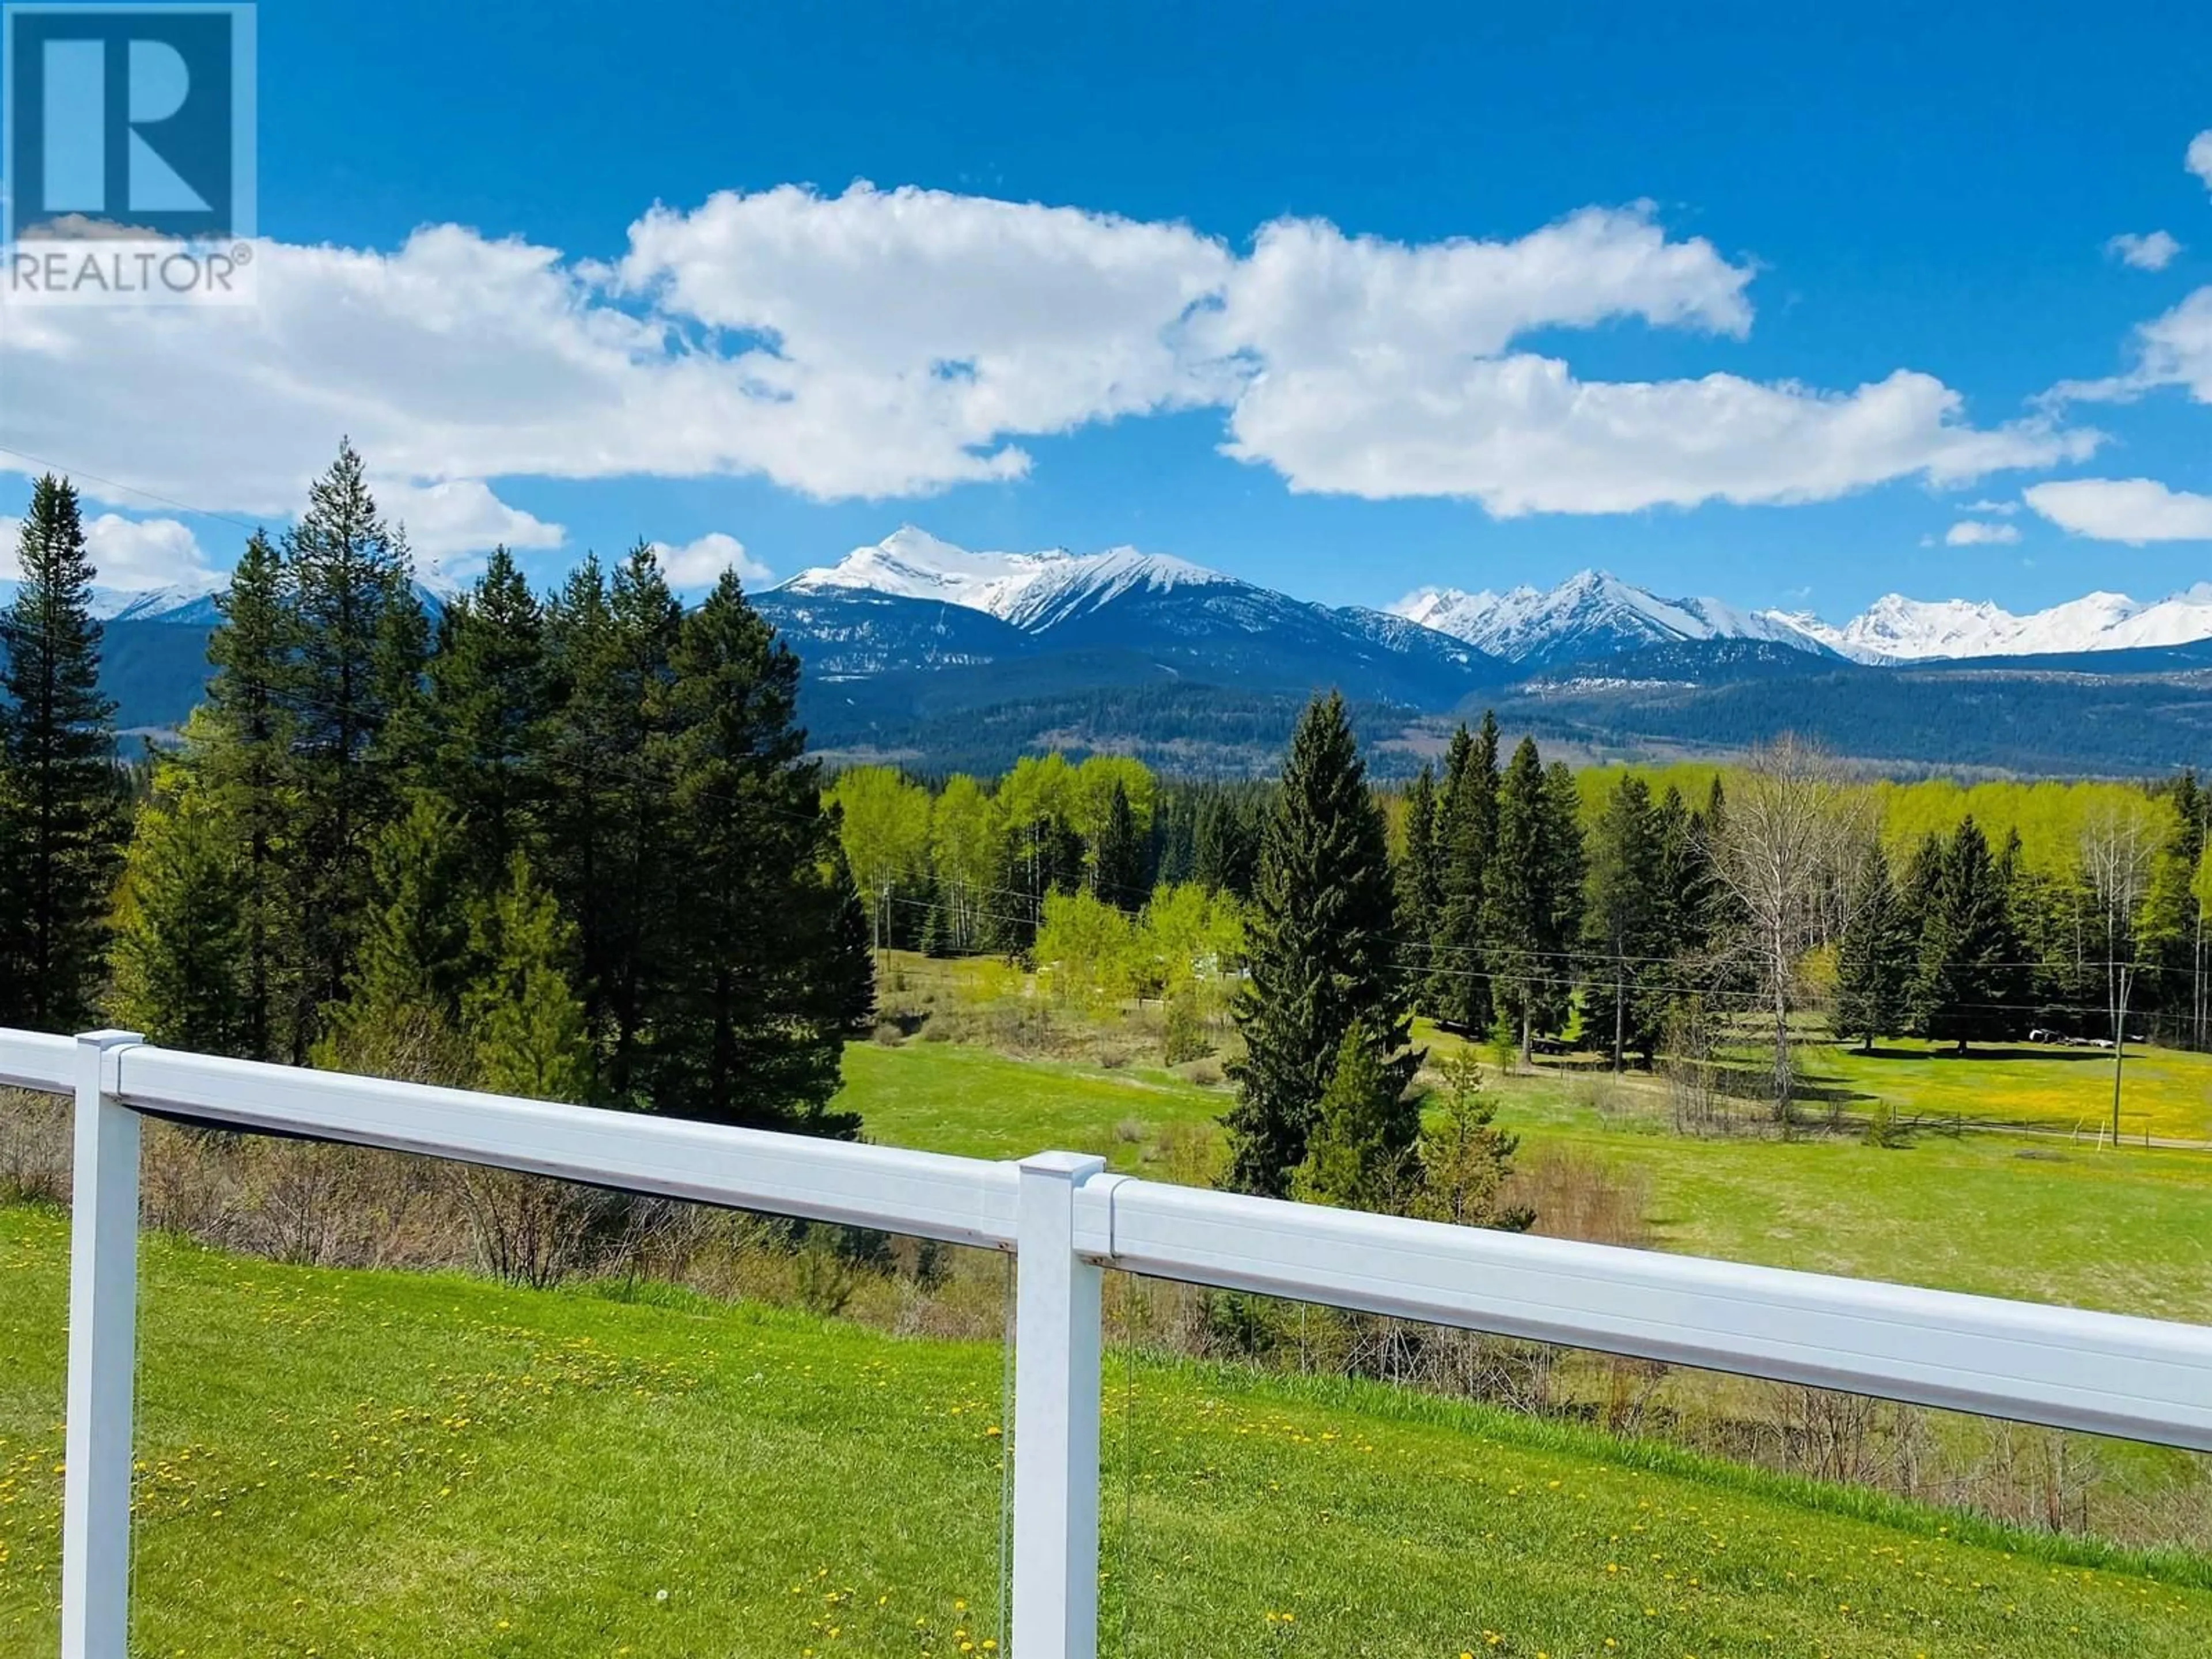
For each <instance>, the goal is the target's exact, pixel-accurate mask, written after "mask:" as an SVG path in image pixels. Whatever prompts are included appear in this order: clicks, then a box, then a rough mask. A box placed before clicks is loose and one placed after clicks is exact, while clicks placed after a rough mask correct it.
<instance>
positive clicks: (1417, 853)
mask: <svg viewBox="0 0 2212 1659" xmlns="http://www.w3.org/2000/svg"><path fill="white" fill-rule="evenodd" d="M1442 905H1443V861H1442V860H1441V858H1440V856H1439V849H1438V847H1437V775H1436V772H1435V769H1433V768H1431V767H1428V766H1423V767H1422V768H1421V769H1420V770H1419V772H1417V773H1415V774H1414V775H1413V785H1412V787H1410V788H1408V789H1407V791H1406V832H1405V850H1404V852H1403V854H1402V855H1401V857H1400V859H1399V861H1398V925H1399V927H1401V928H1402V929H1403V930H1404V932H1405V935H1406V937H1407V939H1416V940H1419V941H1421V942H1422V943H1423V944H1425V943H1426V941H1427V940H1428V939H1429V938H1430V937H1431V929H1433V928H1434V927H1435V926H1436V922H1437V910H1438V909H1439V908H1442ZM1408 953H1409V955H1410V956H1411V957H1412V959H1413V960H1414V961H1417V962H1418V961H1419V960H1420V959H1421V958H1422V957H1425V956H1426V955H1427V954H1428V953H1427V951H1425V950H1421V949H1418V948H1414V947H1408ZM1415 995H1416V1000H1418V1001H1419V1002H1420V1003H1421V1004H1422V1006H1426V1004H1427V995H1426V990H1425V987H1420V988H1417V990H1416V994H1415Z"/></svg>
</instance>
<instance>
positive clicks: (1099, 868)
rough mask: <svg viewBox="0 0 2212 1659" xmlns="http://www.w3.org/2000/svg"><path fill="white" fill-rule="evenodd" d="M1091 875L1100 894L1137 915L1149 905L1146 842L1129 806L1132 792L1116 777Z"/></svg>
mask: <svg viewBox="0 0 2212 1659" xmlns="http://www.w3.org/2000/svg"><path fill="white" fill-rule="evenodd" d="M1091 878H1092V880H1093V882H1094V883H1095V884H1097V893H1098V896H1099V897H1100V898H1102V899H1104V900H1105V901H1106V902H1108V903H1109V904H1115V905H1119V906H1120V907H1121V908H1122V909H1124V910H1127V911H1128V912H1130V913H1131V914H1132V915H1133V914H1134V913H1135V912H1137V911H1139V910H1141V909H1143V908H1144V907H1145V900H1146V897H1147V896H1148V890H1147V889H1146V884H1145V843H1144V839H1143V837H1142V836H1139V834H1138V833H1137V818H1136V814H1135V813H1134V812H1133V811H1131V810H1130V807H1129V792H1128V790H1127V789H1126V788H1125V787H1122V784H1121V780H1120V779H1119V778H1116V779H1115V781H1114V789H1113V793H1111V794H1110V795H1109V797H1108V798H1107V802H1106V815H1105V818H1104V820H1103V822H1102V823H1100V824H1099V826H1098V844H1097V847H1095V848H1092V849H1091Z"/></svg>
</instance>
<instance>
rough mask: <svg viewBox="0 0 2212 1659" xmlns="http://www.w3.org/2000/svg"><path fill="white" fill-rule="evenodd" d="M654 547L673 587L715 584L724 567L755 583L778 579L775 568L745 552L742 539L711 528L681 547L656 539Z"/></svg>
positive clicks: (663, 571) (662, 570) (698, 586)
mask: <svg viewBox="0 0 2212 1659" xmlns="http://www.w3.org/2000/svg"><path fill="white" fill-rule="evenodd" d="M653 551H654V552H655V553H658V554H659V556H660V568H661V572H662V574H664V575H665V576H666V577H667V578H668V585H669V586H671V587H675V588H685V589H689V588H700V587H712V586H714V584H715V583H716V582H718V581H720V580H721V579H722V573H723V572H724V571H725V570H734V571H736V572H737V573H738V575H739V576H741V577H743V578H744V580H746V581H748V582H751V583H753V584H756V585H758V584H760V583H763V582H768V581H773V580H775V572H774V571H772V570H770V569H769V568H768V567H767V566H766V565H764V564H763V563H762V562H760V561H759V560H758V559H756V558H755V557H753V556H752V555H751V554H750V553H748V552H746V551H745V544H744V543H743V542H741V541H739V540H738V538H736V537H735V536H726V535H724V534H723V533H722V532H720V531H719V530H710V531H708V532H707V533H706V534H705V535H703V536H702V537H700V538H698V539H697V540H696V541H690V542H686V543H684V544H683V545H682V546H681V547H671V545H670V544H668V543H666V542H655V543H653Z"/></svg>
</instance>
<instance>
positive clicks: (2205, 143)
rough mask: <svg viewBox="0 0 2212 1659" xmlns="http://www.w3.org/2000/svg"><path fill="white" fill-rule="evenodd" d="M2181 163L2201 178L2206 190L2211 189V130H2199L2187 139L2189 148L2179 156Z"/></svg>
mask: <svg viewBox="0 0 2212 1659" xmlns="http://www.w3.org/2000/svg"><path fill="white" fill-rule="evenodd" d="M2181 164H2182V166H2184V167H2187V168H2188V169H2189V170H2190V171H2191V173H2195V174H2196V175H2197V177H2198V178H2199V179H2203V181H2204V187H2205V188H2206V189H2207V190H2212V130H2207V131H2203V132H2200V133H2198V134H2197V136H2196V137H2194V138H2191V140H2190V141H2189V150H2188V153H2187V154H2186V155H2184V156H2183V157H2182V158H2181Z"/></svg>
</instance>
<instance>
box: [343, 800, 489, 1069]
mask: <svg viewBox="0 0 2212 1659" xmlns="http://www.w3.org/2000/svg"><path fill="white" fill-rule="evenodd" d="M468 866H469V859H468V850H467V844H466V841H465V836H464V835H463V832H462V826H461V823H460V820H459V818H458V817H455V816H454V814H453V810H452V808H450V807H448V806H447V805H446V803H445V801H444V799H442V798H441V797H440V796H439V795H437V794H435V793H432V792H430V791H428V790H423V791H419V792H417V793H416V795H415V797H414V799H413V800H412V802H411V803H410V805H409V807H408V810H407V812H406V815H405V816H404V817H398V818H395V819H393V820H392V821H391V822H390V823H386V825H385V826H384V827H383V828H382V829H380V830H379V831H378V832H377V834H376V836H375V838H374V840H373V841H372V842H370V844H369V890H368V903H367V905H366V907H365V908H364V911H363V915H362V918H361V921H360V926H359V929H358V943H357V945H356V950H355V952H354V964H353V969H352V971H351V972H350V973H349V975H348V976H347V984H346V994H345V997H344V998H343V1000H342V1001H340V1002H338V1003H337V1004H334V1005H332V1006H329V1007H326V1008H325V1009H323V1010H322V1011H321V1029H322V1030H323V1031H324V1036H322V1038H321V1039H320V1040H319V1042H317V1043H316V1045H315V1048H314V1050H313V1057H314V1063H315V1064H316V1065H318V1066H323V1067H325V1068H326V1069H329V1070H331V1071H344V1072H365V1073H370V1074H372V1075H375V1076H383V1077H398V1078H401V1079H407V1080H410V1081H415V1082H423V1083H442V1084H448V1085H466V1084H468V1083H470V1082H471V1081H472V1080H473V1078H474V1070H475V1068H474V1063H473V1061H472V1060H471V1052H470V1044H469V1042H468V1041H467V1036H466V1032H465V1025H464V1023H463V1019H462V1007H461V1002H462V996H463V994H464V993H465V991H466V989H467V987H469V985H470V984H471V982H472V981H474V980H475V978H476V977H477V972H478V964H477V960H476V957H475V955H474V952H473V951H472V950H471V939H470V920H471V915H472V913H473V911H474V910H475V908H476V906H477V894H476V893H475V892H473V891H472V890H471V888H470V886H469V881H468Z"/></svg>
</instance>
